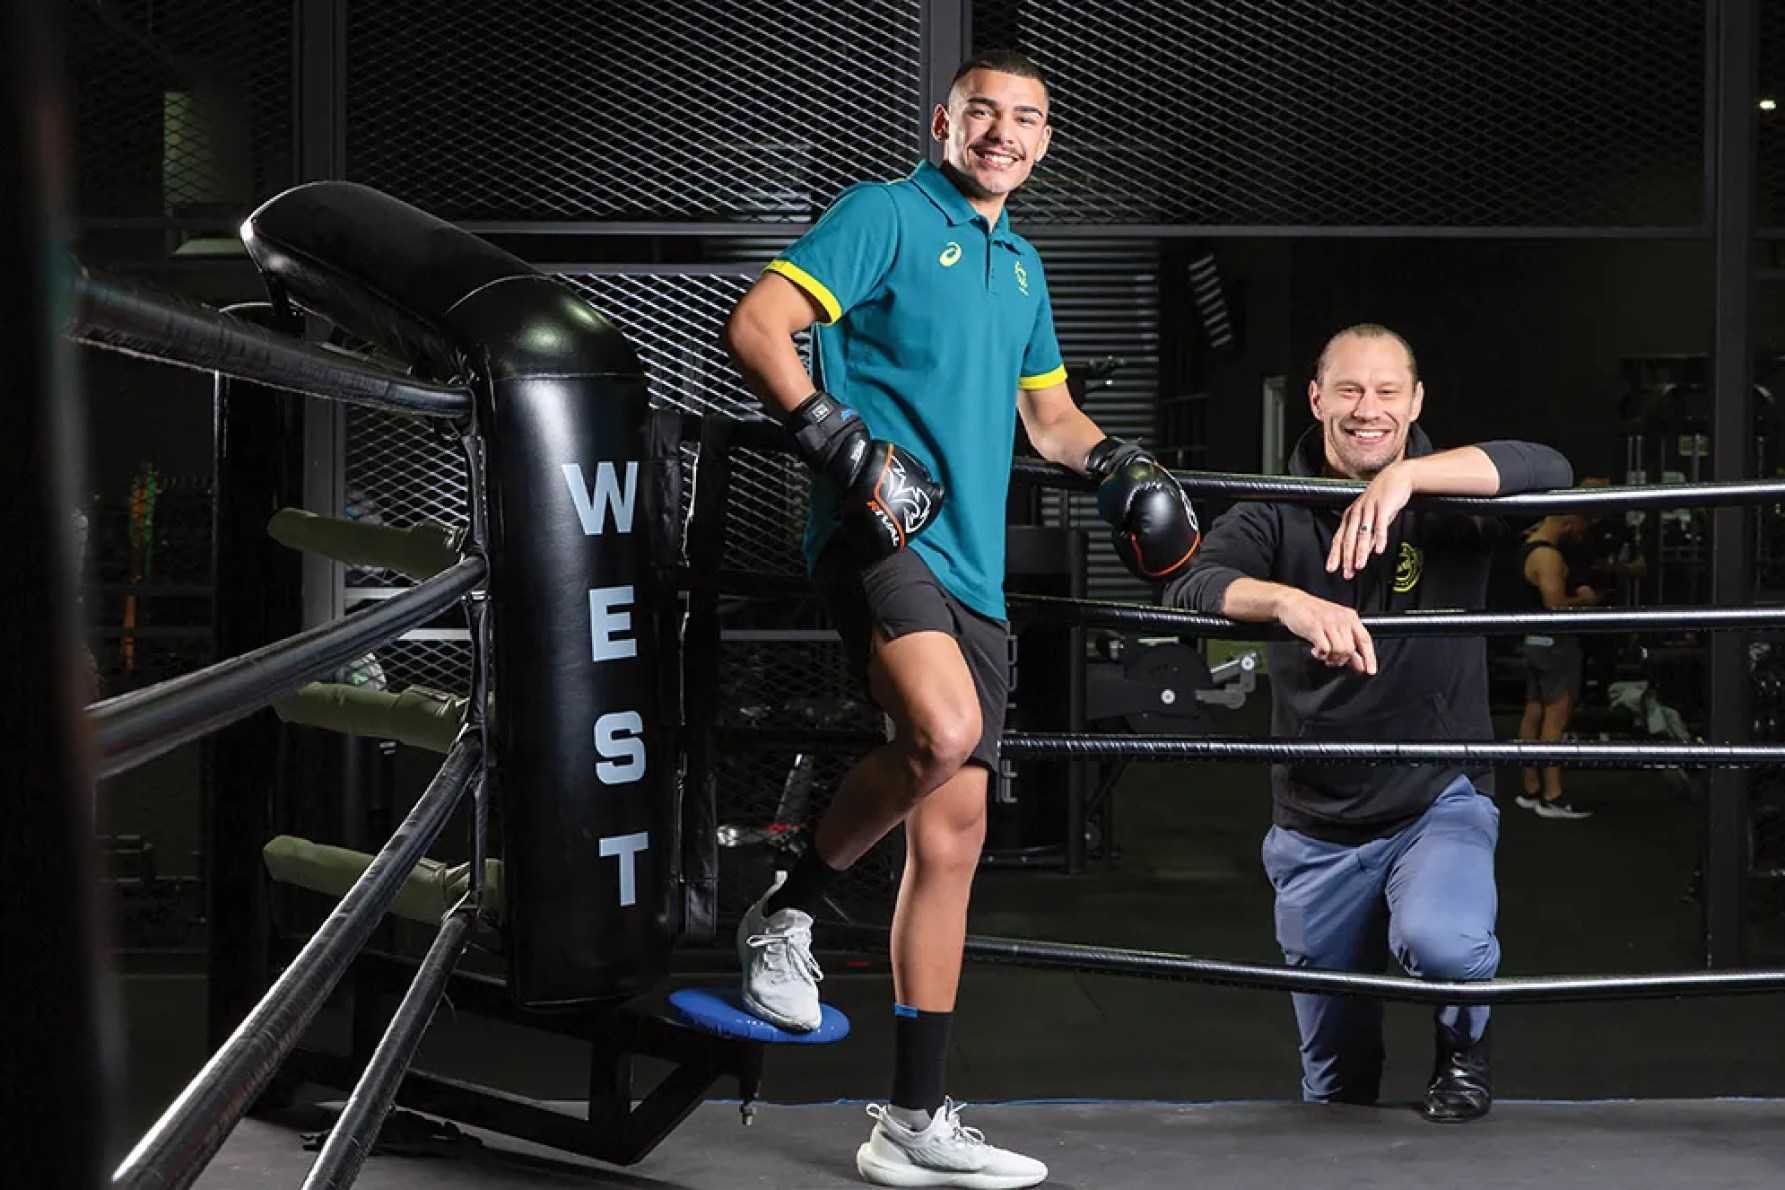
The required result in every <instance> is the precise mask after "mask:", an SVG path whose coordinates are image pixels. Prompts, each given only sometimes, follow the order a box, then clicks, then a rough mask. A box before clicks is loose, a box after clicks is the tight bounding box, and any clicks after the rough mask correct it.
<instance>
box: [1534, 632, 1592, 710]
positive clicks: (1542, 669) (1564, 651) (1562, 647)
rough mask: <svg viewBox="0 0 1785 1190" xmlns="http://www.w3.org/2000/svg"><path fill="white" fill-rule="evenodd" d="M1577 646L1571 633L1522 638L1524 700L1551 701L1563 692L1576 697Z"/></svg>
mask: <svg viewBox="0 0 1785 1190" xmlns="http://www.w3.org/2000/svg"><path fill="white" fill-rule="evenodd" d="M1580 682H1581V647H1580V641H1579V639H1577V638H1575V637H1572V636H1527V637H1526V638H1525V701H1526V702H1541V703H1552V702H1555V701H1556V700H1557V699H1560V698H1562V697H1563V696H1564V695H1566V696H1567V697H1569V698H1571V699H1574V700H1576V701H1579V699H1580Z"/></svg>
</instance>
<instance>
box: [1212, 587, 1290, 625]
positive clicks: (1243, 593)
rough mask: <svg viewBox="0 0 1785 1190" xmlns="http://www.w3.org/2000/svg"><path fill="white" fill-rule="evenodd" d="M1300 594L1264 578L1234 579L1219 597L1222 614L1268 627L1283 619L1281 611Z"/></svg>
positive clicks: (1243, 621) (1232, 618)
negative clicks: (1268, 581) (1267, 625)
mask: <svg viewBox="0 0 1785 1190" xmlns="http://www.w3.org/2000/svg"><path fill="white" fill-rule="evenodd" d="M1302 596H1303V592H1301V591H1298V590H1296V589H1295V588H1294V587H1286V586H1284V585H1283V584H1282V583H1267V582H1265V581H1264V580H1263V579H1256V578H1236V579H1234V580H1233V582H1232V583H1231V584H1229V585H1228V588H1227V591H1226V592H1225V593H1224V594H1223V595H1222V596H1221V614H1222V615H1224V616H1226V617H1227V618H1228V619H1230V620H1238V621H1240V622H1241V623H1245V624H1271V623H1275V622H1276V621H1278V620H1281V619H1282V618H1283V609H1284V608H1285V607H1287V606H1288V605H1289V604H1290V603H1291V602H1293V601H1294V600H1297V599H1300V598H1302Z"/></svg>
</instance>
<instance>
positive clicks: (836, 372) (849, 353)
mask: <svg viewBox="0 0 1785 1190" xmlns="http://www.w3.org/2000/svg"><path fill="white" fill-rule="evenodd" d="M768 268H769V270H770V271H772V272H776V273H780V274H781V275H782V276H784V277H786V278H787V279H789V280H790V281H792V282H793V283H794V284H796V285H798V286H799V287H800V288H801V289H803V290H805V291H806V293H807V294H808V295H810V296H811V297H812V299H813V300H814V301H815V302H816V303H817V304H818V305H819V306H820V307H821V308H822V309H823V311H824V316H823V318H822V319H821V320H820V321H819V323H818V325H817V326H816V327H815V328H814V330H813V364H814V366H813V373H814V377H813V378H814V379H815V380H816V381H817V382H818V384H819V385H820V386H821V387H823V388H824V389H825V391H827V392H829V393H830V394H831V395H832V396H834V397H836V398H837V399H838V400H839V401H842V402H843V403H844V404H846V405H848V406H849V407H851V408H852V409H854V410H855V411H856V412H857V413H858V414H860V415H861V418H862V421H863V422H865V423H866V424H867V427H868V429H869V431H870V432H871V433H872V434H873V435H874V437H876V438H883V439H885V440H887V441H889V442H893V443H896V444H897V445H899V446H902V447H904V448H905V449H906V450H907V451H909V452H911V454H912V455H914V456H916V457H917V458H918V459H921V460H922V461H923V463H924V465H925V466H926V467H928V468H929V469H930V473H931V474H932V475H934V476H935V477H936V478H937V479H938V480H940V481H941V482H942V484H943V486H944V488H945V489H946V491H947V495H946V496H945V498H944V499H943V502H942V514H941V516H939V517H937V518H936V520H935V522H934V523H932V524H931V525H930V526H929V527H928V528H927V529H925V530H924V531H923V534H922V535H921V536H920V537H918V538H916V539H915V540H913V541H912V542H911V544H910V545H909V546H908V547H907V548H909V549H914V550H916V551H917V552H918V553H919V554H921V555H922V556H923V558H924V560H925V561H926V562H928V563H929V566H930V569H931V570H932V571H934V572H935V575H936V577H937V579H938V580H939V581H940V582H941V583H942V586H943V587H944V589H946V590H947V591H949V592H950V593H952V594H953V595H954V596H955V598H957V599H959V600H960V601H961V602H962V603H964V604H966V605H967V606H968V607H970V608H972V609H973V610H974V611H976V612H979V613H980V614H981V615H985V616H990V617H992V618H993V619H997V620H1002V619H1004V618H1005V613H1004V531H1005V521H1006V516H1005V500H1006V497H1007V495H1008V492H1009V487H1010V462H1011V454H1012V449H1013V447H1014V445H1015V439H1016V416H1017V413H1016V399H1017V393H1018V390H1020V389H1033V388H1047V387H1050V386H1052V385H1055V384H1060V383H1062V382H1063V381H1064V380H1065V379H1066V368H1065V366H1064V364H1063V362H1062V361H1061V358H1060V344H1059V341H1058V340H1057V339H1056V338H1055V336H1054V313H1053V306H1052V305H1051V304H1050V302H1049V301H1048V294H1047V278H1046V276H1045V275H1044V274H1043V272H1042V268H1041V257H1040V255H1039V254H1038V253H1037V252H1036V251H1035V248H1034V245H1032V244H1030V243H1029V241H1027V240H1025V239H1024V238H1023V237H1022V236H1019V235H1017V234H1016V233H1015V232H1014V231H1011V230H1010V221H1009V215H1008V214H1007V213H1006V212H1002V211H1001V212H999V214H998V221H997V222H996V223H995V224H989V225H988V223H987V222H986V218H985V216H984V215H981V214H980V213H979V212H977V211H975V210H974V209H973V207H972V205H971V204H969V203H968V202H967V197H966V195H964V194H962V193H961V192H960V190H958V189H957V188H956V187H955V185H954V183H953V182H951V181H949V179H948V175H947V174H945V173H943V172H942V171H941V170H940V169H938V168H936V167H935V166H934V165H931V164H930V163H928V162H924V163H922V164H920V165H919V166H918V167H917V168H916V169H915V170H913V171H912V173H911V175H910V176H909V177H907V178H904V179H901V180H899V181H896V182H864V183H861V184H858V185H855V186H851V187H850V188H849V189H848V190H845V191H844V192H843V193H842V194H841V195H839V196H838V198H837V201H836V202H835V203H833V204H832V205H831V207H830V209H829V210H827V211H826V212H825V213H824V217H823V218H821V219H820V220H819V221H818V222H817V223H815V224H814V225H813V226H812V230H810V231H808V232H807V233H806V234H805V235H803V236H801V237H800V238H799V240H797V241H796V242H795V243H794V244H792V245H791V246H790V247H788V249H787V250H786V251H785V252H782V253H781V254H780V255H779V256H778V257H776V258H775V259H774V260H773V261H771V262H770V263H769V265H768ZM837 504H838V493H837V492H836V491H834V490H833V488H832V485H831V484H830V483H829V482H828V481H824V480H819V481H815V482H814V484H813V488H812V499H811V505H810V513H809V516H808V520H807V525H806V540H805V549H806V557H807V560H808V562H811V561H813V560H815V559H816V558H817V557H818V554H819V552H820V550H822V549H823V547H824V544H825V542H826V541H827V540H829V538H830V535H831V532H832V531H833V530H834V529H835V528H836V526H837V520H838V516H837Z"/></svg>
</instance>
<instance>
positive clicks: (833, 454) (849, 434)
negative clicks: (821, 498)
mask: <svg viewBox="0 0 1785 1190" xmlns="http://www.w3.org/2000/svg"><path fill="white" fill-rule="evenodd" d="M783 424H784V426H785V428H786V430H787V433H788V436H789V437H791V438H792V439H793V448H794V450H795V452H797V453H798V454H799V456H800V458H801V459H803V460H804V461H805V463H806V465H807V466H808V467H810V468H812V470H814V471H817V472H819V473H820V474H824V475H829V476H831V477H832V478H833V479H835V480H837V482H839V483H841V484H847V483H848V482H849V481H850V479H851V478H853V477H854V475H855V471H856V468H857V467H858V465H859V464H860V459H859V457H855V456H859V455H860V453H861V452H860V451H859V450H853V451H852V450H850V449H848V448H849V447H850V446H851V445H852V440H856V439H859V440H861V441H863V442H865V441H866V440H867V437H868V434H867V430H866V428H865V427H864V426H863V425H862V421H861V418H860V417H859V416H858V415H857V414H856V412H855V410H853V409H851V408H849V406H847V405H845V404H843V403H842V402H841V401H839V400H837V399H836V398H835V397H833V396H831V395H830V394H829V393H827V392H825V391H823V390H822V389H820V390H819V391H817V392H815V393H813V394H812V395H811V396H809V397H807V398H806V399H805V400H804V401H801V402H800V403H799V405H798V406H797V407H795V408H794V410H793V411H792V412H791V413H789V414H788V415H787V420H786V421H785V422H784V423H783Z"/></svg>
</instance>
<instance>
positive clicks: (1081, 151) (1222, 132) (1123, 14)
mask: <svg viewBox="0 0 1785 1190" xmlns="http://www.w3.org/2000/svg"><path fill="white" fill-rule="evenodd" d="M973 20H974V39H975V41H976V43H977V44H979V45H989V44H994V43H1006V44H1017V45H1020V46H1022V47H1024V48H1025V49H1027V50H1029V51H1030V52H1032V53H1034V54H1035V55H1036V56H1037V57H1038V58H1039V59H1040V60H1041V61H1042V62H1043V64H1044V65H1045V67H1046V68H1047V69H1048V70H1049V72H1050V73H1051V76H1052V85H1053V122H1054V124H1055V141H1054V147H1053V150H1052V152H1051V154H1050V156H1049V157H1048V159H1047V160H1046V161H1045V162H1044V163H1043V164H1042V165H1040V166H1039V167H1038V168H1037V170H1036V174H1035V178H1034V180H1033V181H1032V182H1031V183H1030V184H1029V186H1028V187H1026V188H1025V189H1024V190H1023V191H1021V192H1020V194H1019V195H1018V198H1017V200H1016V206H1017V207H1018V209H1019V214H1020V217H1021V219H1022V221H1024V222H1025V223H1027V224H1031V225H1033V224H1037V223H1066V224H1073V223H1076V224H1105V223H1108V224H1148V223H1160V224H1165V223H1178V224H1203V225H1226V226H1262V225H1291V226H1316V225H1327V226H1418V227H1438V226H1443V227H1453V226H1454V227H1542V226H1569V227H1612V228H1624V227H1636V226H1644V225H1661V226H1695V225H1697V224H1698V223H1699V222H1700V221H1701V219H1702V218H1703V214H1704V213H1703V210H1702V191H1703V169H1704V155H1703V142H1704V111H1705V107H1704V82H1703V80H1704V73H1705V71H1704V45H1705V36H1704V32H1705V9H1704V5H1703V4H1702V3H1698V2H1691V3H1688V2H1684V0H1664V2H1661V3H1654V4H1626V3H1622V2H1619V0H1572V2H1570V3H1566V4H1533V3H1529V2H1528V0H1476V2H1474V3H1469V4H1398V3H1389V2H1385V0H1375V2H1365V3H1350V4H1333V3H1329V2H1328V0H1280V2H1277V3H1270V4H1259V3H1254V2H1252V0H1215V2H1212V3H1207V4H1194V5H1192V4H1182V3H1177V2H1175V0H1106V2H1105V3H1100V4H1097V5H1095V6H1092V5H1088V4H1081V3H1076V2H1073V0H1047V2H1045V3H1043V2H1038V0H979V2H978V3H976V4H974V6H973Z"/></svg>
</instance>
